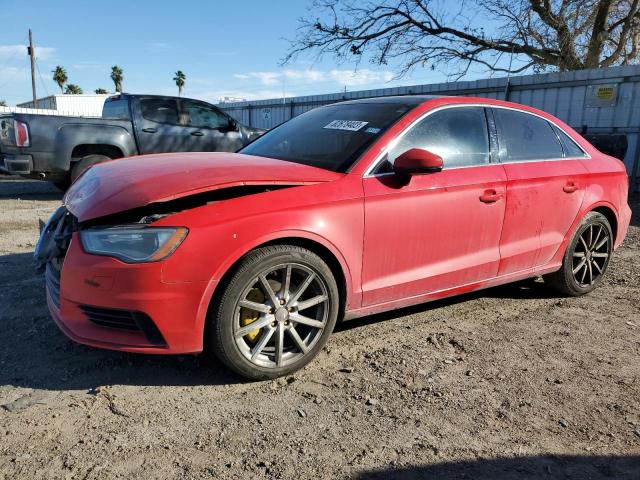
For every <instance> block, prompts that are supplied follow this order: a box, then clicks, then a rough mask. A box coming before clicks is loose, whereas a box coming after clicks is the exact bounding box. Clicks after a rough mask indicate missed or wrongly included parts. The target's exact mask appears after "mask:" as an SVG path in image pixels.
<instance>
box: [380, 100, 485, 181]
mask: <svg viewBox="0 0 640 480" xmlns="http://www.w3.org/2000/svg"><path fill="white" fill-rule="evenodd" d="M412 148H421V149H423V150H428V151H430V152H433V153H435V154H436V155H440V156H441V157H442V160H443V163H444V168H456V167H470V166H474V165H483V164H486V163H489V132H488V130H487V121H486V116H485V113H484V108H482V107H455V108H447V109H445V110H440V111H437V112H434V113H432V114H431V115H428V116H427V117H425V118H424V119H423V120H421V121H420V122H419V123H418V124H416V125H415V126H413V127H412V128H411V130H409V131H408V132H407V133H406V134H405V135H404V136H402V137H400V140H399V141H398V143H397V145H395V146H394V147H393V148H392V149H391V150H390V152H389V155H388V157H387V159H388V161H389V162H390V163H393V162H394V161H395V159H396V158H397V157H398V156H399V155H402V154H403V153H404V152H406V151H407V150H410V149H412Z"/></svg>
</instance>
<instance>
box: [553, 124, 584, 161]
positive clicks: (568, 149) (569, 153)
mask: <svg viewBox="0 0 640 480" xmlns="http://www.w3.org/2000/svg"><path fill="white" fill-rule="evenodd" d="M555 131H556V133H557V134H558V137H559V138H560V141H561V142H562V148H564V156H565V157H570V158H576V157H580V158H584V157H586V156H587V154H586V153H585V152H584V150H582V148H580V147H579V146H578V144H577V143H576V142H575V141H574V140H573V138H571V137H570V136H569V135H567V134H566V133H564V132H563V131H562V130H560V129H559V128H557V127H556V128H555Z"/></svg>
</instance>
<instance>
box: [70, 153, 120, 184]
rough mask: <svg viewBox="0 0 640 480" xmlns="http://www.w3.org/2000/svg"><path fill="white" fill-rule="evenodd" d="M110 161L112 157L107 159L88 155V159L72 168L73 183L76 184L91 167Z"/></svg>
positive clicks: (84, 158)
mask: <svg viewBox="0 0 640 480" xmlns="http://www.w3.org/2000/svg"><path fill="white" fill-rule="evenodd" d="M109 160H111V157H107V156H106V155H87V156H86V157H82V159H81V160H79V161H78V162H76V163H75V164H74V165H73V167H71V183H73V182H75V181H76V180H77V179H78V177H79V176H80V175H82V174H83V173H84V171H85V170H87V169H88V168H89V167H92V166H93V165H96V164H97V163H102V162H108V161H109Z"/></svg>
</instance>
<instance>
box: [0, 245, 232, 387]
mask: <svg viewBox="0 0 640 480" xmlns="http://www.w3.org/2000/svg"><path fill="white" fill-rule="evenodd" d="M32 258H33V255H32V254H31V253H20V254H10V255H2V256H0V329H1V331H2V335H0V386H3V385H11V386H15V387H25V388H33V389H45V390H91V389H93V388H96V387H98V386H100V385H114V384H115V385H140V386H145V385H148V386H195V385H229V384H234V383H244V382H245V380H243V379H242V378H240V377H239V376H237V375H235V374H233V373H232V372H230V371H229V370H228V369H227V368H225V367H224V366H223V365H222V364H220V363H218V362H217V361H215V360H213V359H209V358H208V357H206V356H196V355H137V354H128V353H121V352H114V351H108V350H100V349H94V348H90V347H85V346H82V345H78V344H76V343H74V342H72V341H71V340H69V339H68V338H67V337H65V336H64V334H63V333H62V332H61V331H60V330H59V329H58V328H57V327H56V325H55V324H54V323H53V320H51V318H50V316H49V312H48V310H47V307H46V299H45V292H44V279H43V277H42V275H38V274H36V273H35V272H34V270H33V263H32Z"/></svg>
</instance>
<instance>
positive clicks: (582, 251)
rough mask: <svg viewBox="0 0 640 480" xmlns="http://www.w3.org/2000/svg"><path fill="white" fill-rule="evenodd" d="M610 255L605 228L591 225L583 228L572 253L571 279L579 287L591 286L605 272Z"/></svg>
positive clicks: (609, 240)
mask: <svg viewBox="0 0 640 480" xmlns="http://www.w3.org/2000/svg"><path fill="white" fill-rule="evenodd" d="M610 255H611V237H610V235H609V232H608V230H607V228H605V226H604V225H602V224H600V223H592V224H590V225H589V226H588V227H587V228H585V229H584V230H583V231H582V233H581V234H580V236H579V237H578V242H577V243H576V245H575V247H574V251H573V265H572V271H573V278H574V279H575V281H576V283H577V284H578V285H579V286H580V287H588V286H590V285H593V283H594V282H596V281H597V280H598V279H599V278H600V277H601V276H602V274H603V273H604V271H605V270H606V267H607V264H608V263H609V256H610Z"/></svg>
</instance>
